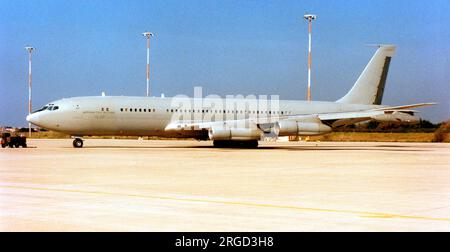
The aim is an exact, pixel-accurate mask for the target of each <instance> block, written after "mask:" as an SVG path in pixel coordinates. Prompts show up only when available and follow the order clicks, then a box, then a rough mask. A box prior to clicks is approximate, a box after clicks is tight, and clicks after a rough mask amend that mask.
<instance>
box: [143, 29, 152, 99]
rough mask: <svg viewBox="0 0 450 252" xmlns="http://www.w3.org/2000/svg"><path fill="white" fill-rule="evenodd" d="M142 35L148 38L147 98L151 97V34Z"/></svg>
mask: <svg viewBox="0 0 450 252" xmlns="http://www.w3.org/2000/svg"><path fill="white" fill-rule="evenodd" d="M142 35H143V36H144V37H146V38H147V97H148V96H149V95H150V37H153V33H151V32H143V33H142Z"/></svg>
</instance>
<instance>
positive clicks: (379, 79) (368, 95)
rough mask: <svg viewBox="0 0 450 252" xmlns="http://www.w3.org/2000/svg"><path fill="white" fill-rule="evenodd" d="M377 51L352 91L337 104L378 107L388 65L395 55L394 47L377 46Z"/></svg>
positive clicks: (381, 97)
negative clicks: (372, 105) (374, 105)
mask: <svg viewBox="0 0 450 252" xmlns="http://www.w3.org/2000/svg"><path fill="white" fill-rule="evenodd" d="M377 47H378V50H377V51H376V52H375V54H374V55H373V57H372V59H371V60H370V61H369V63H368V64H367V66H366V67H365V68H364V71H363V72H362V73H361V75H360V76H359V78H358V80H357V81H356V82H355V84H354V85H353V87H352V89H351V90H350V91H349V92H348V93H347V94H346V95H345V96H344V97H342V98H341V99H339V100H337V102H342V103H353V104H376V105H380V104H381V100H382V99H383V92H384V86H385V84H386V78H387V74H388V70H389V64H390V62H391V58H392V56H394V53H395V46H394V45H377Z"/></svg>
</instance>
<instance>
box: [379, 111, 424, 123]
mask: <svg viewBox="0 0 450 252" xmlns="http://www.w3.org/2000/svg"><path fill="white" fill-rule="evenodd" d="M372 119H374V120H376V121H378V122H391V123H402V124H416V123H419V122H420V118H419V117H417V116H414V115H411V114H408V113H405V112H397V111H394V112H392V113H385V114H382V115H376V116H373V117H372Z"/></svg>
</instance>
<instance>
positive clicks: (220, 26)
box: [0, 0, 450, 126]
mask: <svg viewBox="0 0 450 252" xmlns="http://www.w3.org/2000/svg"><path fill="white" fill-rule="evenodd" d="M306 12H312V13H314V14H317V16H318V19H317V20H316V21H315V22H314V26H313V78H312V85H313V99H315V100H336V99H338V98H340V97H341V96H343V95H344V94H345V93H346V92H347V91H348V90H349V89H350V88H351V86H352V85H353V83H354V81H355V80H356V78H357V77H358V76H359V74H360V73H361V71H362V69H363V68H364V66H365V64H366V63H367V62H368V61H369V59H370V57H371V56H372V54H373V52H374V49H373V48H369V47H365V46H364V45H365V44H368V43H394V44H397V46H398V50H397V54H396V56H395V58H394V59H393V60H392V63H391V68H390V72H389V76H388V82H387V86H386V90H385V96H384V99H383V104H390V105H401V104H410V103H418V102H428V101H435V102H439V103H440V104H439V105H438V106H434V107H431V108H426V109H422V113H421V115H422V116H423V117H424V118H426V119H429V120H432V121H433V122H439V121H443V120H447V119H449V118H450V102H449V97H450V73H449V72H450V63H449V60H450V15H449V13H450V1H448V0H433V1H395V0H382V1H380V0H377V1H361V0H357V1H356V0H355V1H349V0H345V1H344V0H342V1H264V0H254V1H249V0H235V1H226V0H223V1H212V0H210V1H208V0H203V1H194V0H180V1H172V0H164V1H150V0H142V1H112V0H108V1H103V0H95V1H94V0H90V1H87V0H75V1H50V0H39V1H34V0H27V1H25V0H0V125H14V126H21V125H26V121H25V116H26V114H27V113H28V112H27V99H28V87H27V71H28V69H27V67H28V65H27V64H28V62H27V53H26V51H25V49H24V46H25V45H27V44H30V45H33V46H34V47H36V48H37V50H36V52H35V53H34V57H33V87H34V89H33V95H34V100H33V107H34V109H36V108H38V107H40V106H42V105H44V104H45V103H47V102H50V101H53V100H57V99H60V98H62V97H72V96H87V95H100V94H101V92H102V91H105V92H106V94H107V95H144V94H145V89H146V88H145V62H146V48H145V46H146V45H145V39H144V38H143V37H142V35H141V32H143V31H145V30H149V31H152V32H154V33H156V37H154V38H153V39H152V48H151V75H152V77H151V83H152V84H151V85H152V92H153V94H154V95H158V96H159V95H160V94H161V93H164V94H165V95H166V96H173V95H176V94H187V95H193V87H194V86H198V85H200V86H203V87H204V93H206V94H218V95H220V96H225V95H230V94H243V95H248V94H255V95H259V94H268V95H270V94H278V95H280V97H281V98H282V99H304V98H305V97H306V79H307V72H306V64H307V24H306V22H305V21H304V20H302V16H303V14H305V13H306Z"/></svg>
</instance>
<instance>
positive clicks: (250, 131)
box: [208, 127, 263, 141]
mask: <svg viewBox="0 0 450 252" xmlns="http://www.w3.org/2000/svg"><path fill="white" fill-rule="evenodd" d="M262 133H263V132H262V131H261V130H260V129H258V128H227V127H212V128H211V129H210V130H209V131H208V136H209V139H211V140H232V141H248V140H259V139H261V134H262Z"/></svg>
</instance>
